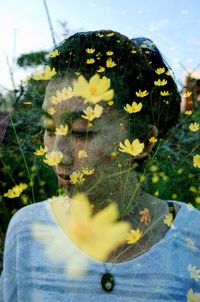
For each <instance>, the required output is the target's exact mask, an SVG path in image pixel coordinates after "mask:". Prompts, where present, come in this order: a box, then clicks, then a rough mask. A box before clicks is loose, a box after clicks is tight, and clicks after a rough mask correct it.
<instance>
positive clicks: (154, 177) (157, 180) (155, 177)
mask: <svg viewBox="0 0 200 302" xmlns="http://www.w3.org/2000/svg"><path fill="white" fill-rule="evenodd" d="M159 180H160V177H159V176H158V175H157V174H154V175H153V176H152V178H151V181H152V183H154V184H156V183H157V182H159Z"/></svg>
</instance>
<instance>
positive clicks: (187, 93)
mask: <svg viewBox="0 0 200 302" xmlns="http://www.w3.org/2000/svg"><path fill="white" fill-rule="evenodd" d="M191 95H192V92H191V91H186V92H184V93H183V97H185V98H189V97H190V96H191Z"/></svg>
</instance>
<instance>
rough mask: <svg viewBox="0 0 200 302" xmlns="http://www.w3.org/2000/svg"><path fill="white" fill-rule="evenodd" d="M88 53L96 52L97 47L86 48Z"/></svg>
mask: <svg viewBox="0 0 200 302" xmlns="http://www.w3.org/2000/svg"><path fill="white" fill-rule="evenodd" d="M85 51H86V52H87V53H94V52H95V49H94V48H87V49H86V50H85Z"/></svg>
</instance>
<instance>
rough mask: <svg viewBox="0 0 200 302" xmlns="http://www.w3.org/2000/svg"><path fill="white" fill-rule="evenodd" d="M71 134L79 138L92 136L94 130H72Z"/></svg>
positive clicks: (94, 133)
mask: <svg viewBox="0 0 200 302" xmlns="http://www.w3.org/2000/svg"><path fill="white" fill-rule="evenodd" d="M71 134H72V135H73V136H75V137H80V138H82V139H83V138H88V139H90V138H93V137H94V136H95V135H96V132H93V131H72V132H71Z"/></svg>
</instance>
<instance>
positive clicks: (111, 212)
mask: <svg viewBox="0 0 200 302" xmlns="http://www.w3.org/2000/svg"><path fill="white" fill-rule="evenodd" d="M118 218H119V212H118V209H117V205H116V204H115V203H114V202H112V203H111V204H110V205H108V206H107V207H106V208H104V209H103V210H101V211H100V212H98V213H97V214H95V215H92V207H91V205H90V203H89V200H88V199H87V197H86V195H85V194H77V195H76V196H74V198H73V199H72V202H71V205H70V209H69V212H68V217H67V218H66V232H67V234H68V236H69V237H70V238H71V240H73V241H74V243H75V244H76V245H77V246H78V247H79V248H80V249H81V250H83V251H84V252H85V253H86V254H87V255H89V256H90V257H93V258H95V259H98V260H101V261H103V260H104V261H105V260H106V259H107V257H108V256H109V254H110V252H111V251H112V250H114V249H116V248H117V247H118V246H119V245H120V244H122V243H124V242H125V241H126V238H127V233H128V232H129V230H130V225H129V223H128V222H125V221H117V220H118Z"/></svg>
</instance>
